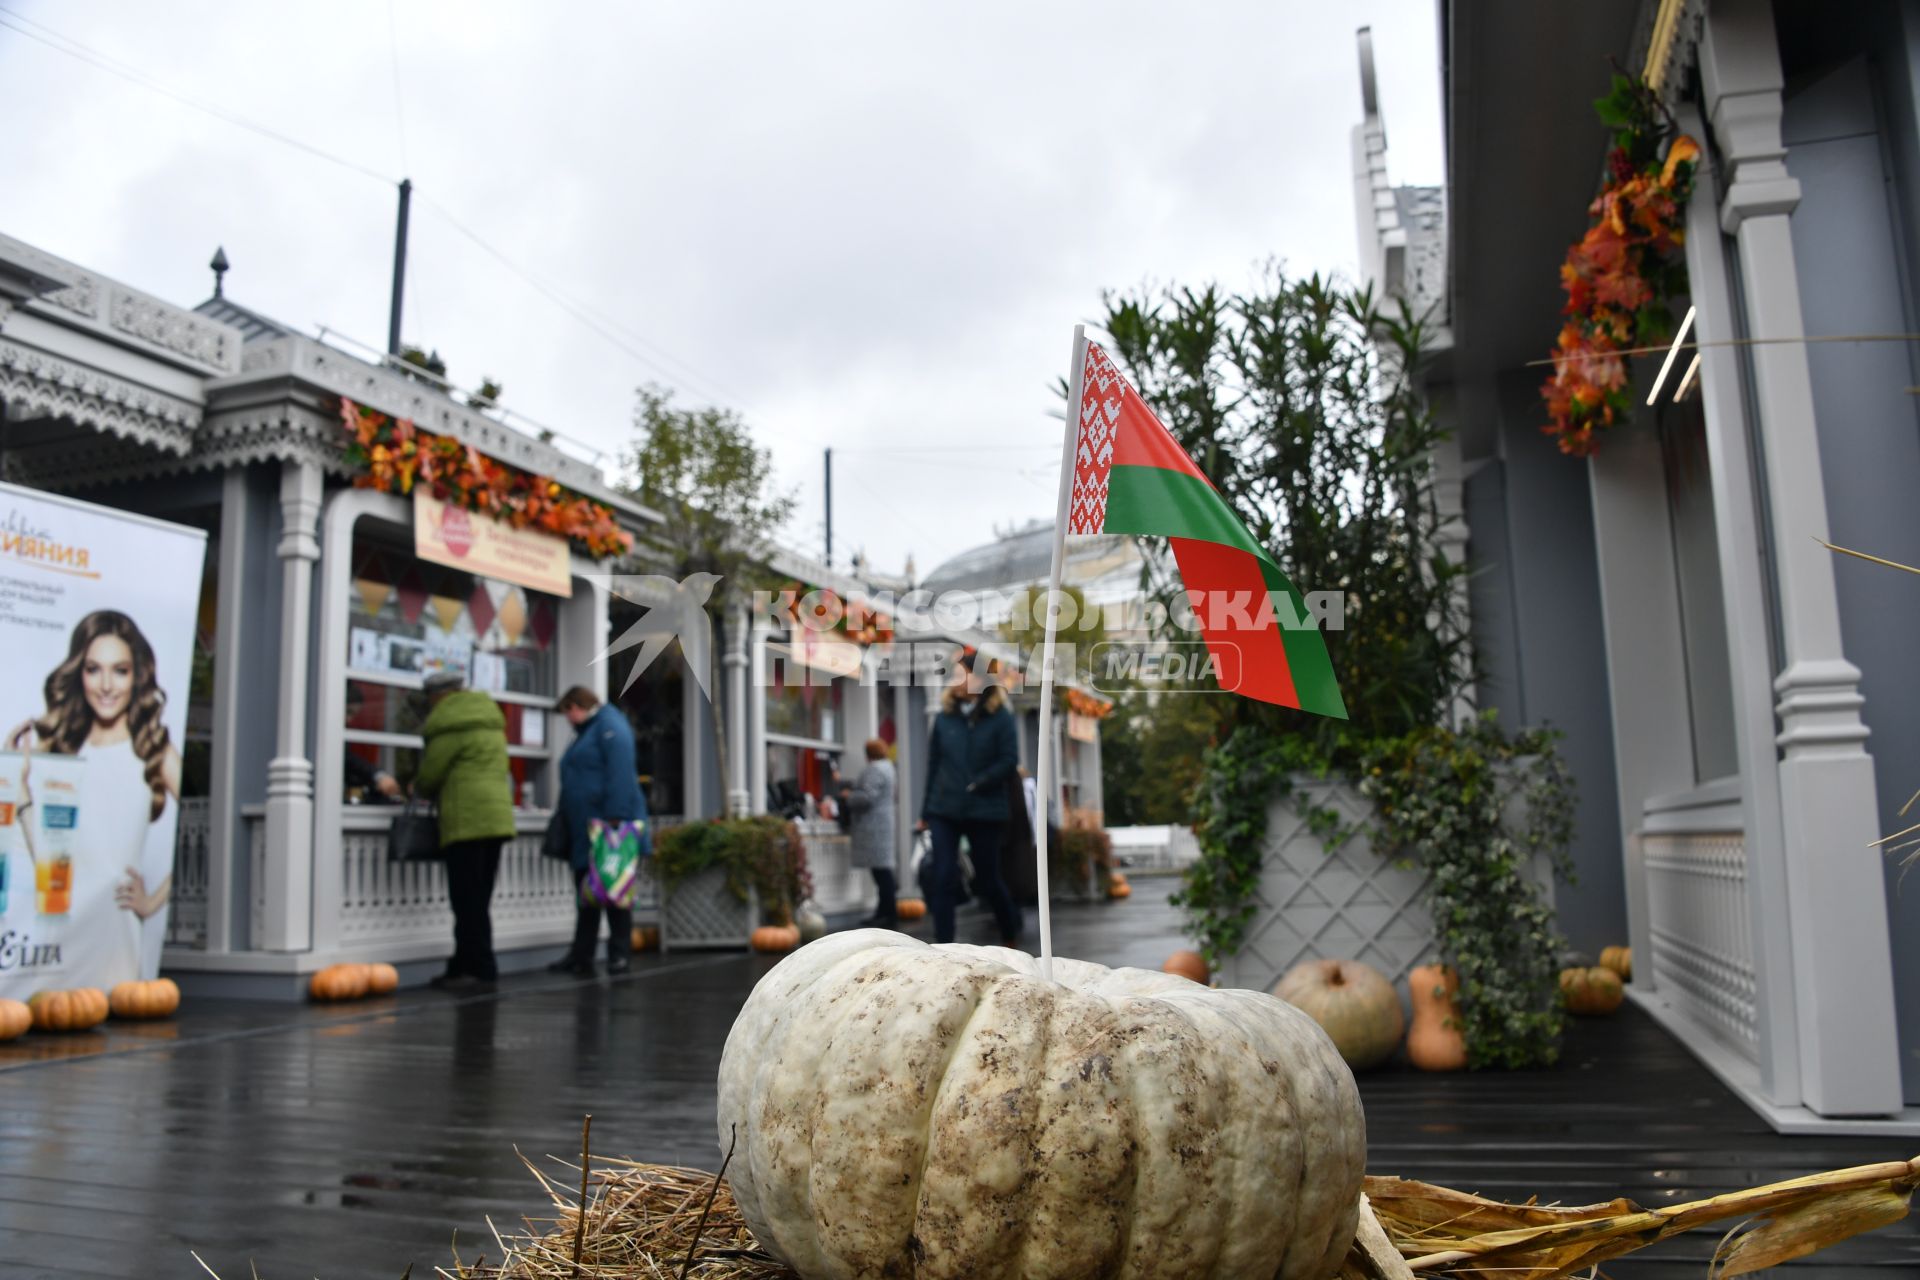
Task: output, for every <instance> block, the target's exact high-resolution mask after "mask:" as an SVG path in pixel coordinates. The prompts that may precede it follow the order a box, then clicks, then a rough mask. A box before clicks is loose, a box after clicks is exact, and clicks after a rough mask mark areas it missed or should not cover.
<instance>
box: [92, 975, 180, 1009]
mask: <svg viewBox="0 0 1920 1280" xmlns="http://www.w3.org/2000/svg"><path fill="white" fill-rule="evenodd" d="M179 1007H180V988H179V987H178V986H176V985H174V981H173V979H172V978H155V979H154V980H153V981H152V982H122V983H118V984H116V985H115V986H114V988H113V990H112V991H110V992H108V993H107V1008H108V1009H109V1010H110V1011H111V1012H112V1014H113V1016H114V1017H116V1018H166V1017H171V1016H172V1014H173V1011H174V1010H175V1009H178V1008H179Z"/></svg>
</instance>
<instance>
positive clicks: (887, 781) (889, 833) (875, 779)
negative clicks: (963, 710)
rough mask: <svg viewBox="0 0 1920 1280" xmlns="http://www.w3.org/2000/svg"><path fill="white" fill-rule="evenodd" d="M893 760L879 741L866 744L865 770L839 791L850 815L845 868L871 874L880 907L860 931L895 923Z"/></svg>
mask: <svg viewBox="0 0 1920 1280" xmlns="http://www.w3.org/2000/svg"><path fill="white" fill-rule="evenodd" d="M893 784H894V776H893V760H892V759H891V758H890V757H889V755H888V751H887V744H886V743H885V742H883V741H881V740H880V739H879V738H869V739H868V740H867V767H866V768H864V769H862V770H861V771H860V776H859V777H858V778H856V779H854V782H853V785H852V786H851V787H842V788H841V789H840V803H841V804H844V805H846V806H847V808H848V809H849V810H850V811H851V812H852V814H853V827H852V830H851V832H850V834H851V835H852V837H853V839H852V840H851V841H850V844H851V846H852V847H851V850H850V852H849V853H848V856H847V865H849V866H852V867H865V868H866V869H867V870H868V871H871V872H872V873H873V884H874V888H875V889H877V890H878V891H879V895H880V901H879V905H878V906H876V907H875V908H874V909H873V914H872V915H870V916H868V917H867V918H866V919H865V920H862V921H861V922H860V925H861V927H862V928H875V929H891V928H893V926H894V925H895V924H896V923H898V911H897V909H896V907H895V903H894V900H895V897H896V895H897V894H898V892H899V884H898V882H897V880H896V878H895V876H894V874H893V868H894V863H895V861H896V860H897V857H898V855H897V853H896V851H895V849H894V847H893V831H894V826H893Z"/></svg>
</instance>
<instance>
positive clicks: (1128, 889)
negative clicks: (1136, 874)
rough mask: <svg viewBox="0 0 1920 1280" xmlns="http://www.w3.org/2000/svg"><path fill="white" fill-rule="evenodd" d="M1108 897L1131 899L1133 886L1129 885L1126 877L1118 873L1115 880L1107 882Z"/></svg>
mask: <svg viewBox="0 0 1920 1280" xmlns="http://www.w3.org/2000/svg"><path fill="white" fill-rule="evenodd" d="M1107 896H1108V897H1109V898H1131V897H1132V896H1133V886H1132V885H1130V884H1128V883H1127V878H1126V877H1125V876H1123V875H1119V874H1117V873H1116V874H1115V875H1114V877H1113V879H1111V880H1109V881H1107Z"/></svg>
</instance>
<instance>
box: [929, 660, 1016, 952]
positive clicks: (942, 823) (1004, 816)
mask: <svg viewBox="0 0 1920 1280" xmlns="http://www.w3.org/2000/svg"><path fill="white" fill-rule="evenodd" d="M976 657H977V655H975V654H974V653H973V652H971V651H968V652H966V653H963V654H961V656H960V660H959V663H958V668H957V669H956V671H955V672H954V681H953V683H952V684H950V685H948V686H947V688H946V692H945V693H943V694H942V695H941V698H940V714H939V715H937V716H935V717H934V720H933V727H932V729H931V730H930V731H929V732H928V734H927V792H926V798H925V800H924V802H923V803H922V804H921V807H920V826H921V827H922V828H923V829H925V830H927V831H929V832H930V833H931V834H932V836H933V841H932V849H931V851H930V853H929V855H928V864H927V867H926V869H925V871H924V873H923V876H922V880H923V884H922V888H923V889H924V890H925V892H926V895H927V913H928V914H929V915H931V916H932V917H933V938H934V941H935V942H952V941H953V937H954V918H953V917H954V908H955V906H956V905H957V904H958V901H959V898H960V889H961V885H960V840H961V837H963V836H964V837H965V838H966V841H967V850H968V853H969V855H970V856H971V859H972V862H973V877H974V887H975V888H976V889H977V890H978V891H979V894H980V896H981V897H982V898H984V899H985V900H986V903H987V905H988V906H989V907H991V908H992V909H993V917H994V919H995V920H996V921H997V922H998V923H999V926H1000V941H1001V943H1002V944H1003V945H1005V946H1009V947H1016V946H1019V945H1020V908H1019V907H1018V906H1017V905H1015V903H1014V901H1013V897H1012V895H1010V894H1009V893H1008V892H1007V886H1006V883H1005V881H1003V880H1002V879H1001V876H1000V847H1001V845H1002V844H1003V843H1004V842H1005V840H1006V833H1007V820H1008V816H1009V815H1008V812H1007V780H1008V779H1009V778H1011V777H1013V771H1014V770H1015V769H1016V768H1018V767H1019V763H1020V745H1019V741H1018V738H1017V736H1016V731H1015V729H1014V724H1013V712H1012V711H1010V710H1008V708H1007V691H1006V690H1005V689H1003V688H1001V687H1000V685H999V683H998V682H994V681H989V680H988V679H986V678H985V677H984V676H982V675H979V674H977V673H976V672H975V671H974V667H975V663H976Z"/></svg>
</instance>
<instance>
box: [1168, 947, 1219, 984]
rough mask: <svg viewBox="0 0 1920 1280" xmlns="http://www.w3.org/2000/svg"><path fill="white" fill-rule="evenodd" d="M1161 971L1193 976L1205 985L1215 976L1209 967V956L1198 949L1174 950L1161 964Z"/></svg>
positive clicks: (1185, 976) (1188, 976)
mask: <svg viewBox="0 0 1920 1280" xmlns="http://www.w3.org/2000/svg"><path fill="white" fill-rule="evenodd" d="M1160 972H1162V973H1174V974H1178V975H1180V976H1181V977H1182V978H1191V979H1193V980H1194V981H1195V982H1197V983H1199V984H1200V985H1201V986H1203V987H1204V986H1206V985H1207V981H1208V979H1210V978H1212V977H1213V971H1212V970H1210V969H1208V968H1207V958H1206V957H1205V956H1203V955H1201V954H1200V953H1199V952H1198V951H1176V952H1174V953H1173V954H1172V955H1170V956H1168V957H1167V962H1166V963H1165V964H1163V965H1161V966H1160Z"/></svg>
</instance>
